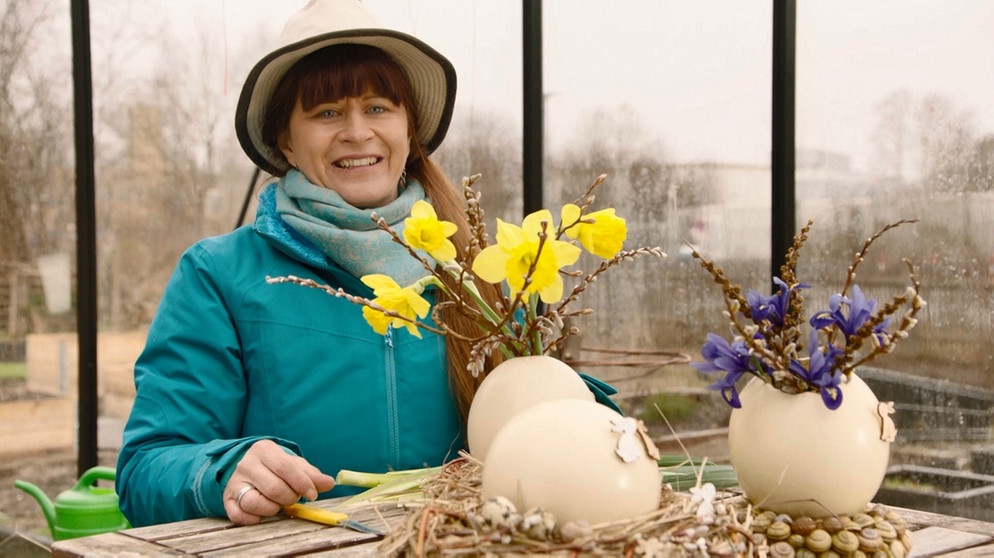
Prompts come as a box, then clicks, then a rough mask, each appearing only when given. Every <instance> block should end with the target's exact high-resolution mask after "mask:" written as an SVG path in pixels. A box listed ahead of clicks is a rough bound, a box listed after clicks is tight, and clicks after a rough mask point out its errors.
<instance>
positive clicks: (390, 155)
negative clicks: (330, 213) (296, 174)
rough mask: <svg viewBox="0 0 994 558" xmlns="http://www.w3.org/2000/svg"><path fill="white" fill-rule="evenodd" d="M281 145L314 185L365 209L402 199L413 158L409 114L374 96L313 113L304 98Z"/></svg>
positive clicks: (322, 106) (320, 107) (369, 94)
mask: <svg viewBox="0 0 994 558" xmlns="http://www.w3.org/2000/svg"><path fill="white" fill-rule="evenodd" d="M279 144H280V149H281V150H282V151H283V155H284V156H285V157H286V159H287V161H288V162H289V163H290V164H291V165H293V166H295V167H297V169H299V170H300V172H302V173H304V175H305V176H307V179H308V180H310V181H311V182H313V183H314V184H317V185H318V186H323V187H325V188H328V189H330V190H334V191H335V192H337V193H338V195H340V196H341V197H342V199H344V200H345V201H346V202H348V203H349V204H351V205H353V206H355V207H358V208H360V209H371V208H376V207H382V206H384V205H386V204H388V203H390V202H392V201H393V200H395V199H396V198H397V185H398V182H399V181H400V175H401V173H402V172H403V170H404V166H405V165H406V164H407V157H408V155H409V154H410V150H411V146H410V131H409V130H408V117H407V111H406V110H405V108H404V107H403V106H401V105H397V104H394V103H393V102H392V101H390V99H388V98H386V97H381V96H379V95H377V94H375V93H372V92H367V93H365V94H363V95H362V96H360V97H344V98H342V99H339V100H338V101H334V102H326V103H319V104H317V105H316V106H314V107H313V108H312V109H310V110H307V111H305V110H304V108H303V106H302V105H301V103H300V101H299V100H298V101H297V104H296V106H295V107H294V109H293V112H292V113H291V114H290V123H289V126H288V129H287V131H286V133H284V134H283V137H282V138H281V140H280V142H279Z"/></svg>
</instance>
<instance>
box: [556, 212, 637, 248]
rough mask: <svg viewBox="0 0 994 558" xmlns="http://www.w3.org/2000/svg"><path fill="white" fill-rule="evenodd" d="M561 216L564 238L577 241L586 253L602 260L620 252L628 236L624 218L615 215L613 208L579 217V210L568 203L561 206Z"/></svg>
mask: <svg viewBox="0 0 994 558" xmlns="http://www.w3.org/2000/svg"><path fill="white" fill-rule="evenodd" d="M561 216H562V220H563V226H564V227H566V236H568V237H569V238H572V239H574V240H579V241H580V244H582V245H583V247H584V248H586V249H587V251H588V252H590V253H591V254H593V255H595V256H598V257H601V258H604V259H610V258H613V257H614V256H615V254H617V253H618V252H620V251H621V247H622V245H624V243H625V237H626V236H628V227H627V225H626V224H625V220H624V218H622V217H618V216H617V215H615V214H614V208H613V207H609V208H607V209H602V210H600V211H595V212H593V213H588V214H586V215H582V216H581V215H580V208H579V207H578V206H576V205H574V204H571V203H568V204H566V205H564V206H563V209H562V212H561ZM574 223H575V224H574Z"/></svg>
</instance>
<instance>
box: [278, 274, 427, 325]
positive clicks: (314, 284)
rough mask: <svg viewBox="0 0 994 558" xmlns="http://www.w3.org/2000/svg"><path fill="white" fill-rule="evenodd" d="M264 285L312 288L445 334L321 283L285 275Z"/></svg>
mask: <svg viewBox="0 0 994 558" xmlns="http://www.w3.org/2000/svg"><path fill="white" fill-rule="evenodd" d="M266 283H269V284H270V285H278V284H281V283H293V284H295V285H300V286H302V287H309V288H312V289H317V290H319V291H324V292H325V293H327V294H329V295H331V296H333V297H335V298H344V299H345V300H347V301H349V302H351V303H352V304H361V305H362V306H368V307H369V308H372V309H373V310H376V311H377V312H382V313H383V314H384V315H386V316H389V317H391V318H399V319H401V320H403V321H405V322H408V323H412V324H414V325H416V326H418V327H420V328H421V329H424V330H427V331H431V332H433V333H437V334H439V335H442V334H444V333H445V330H443V329H440V328H436V327H432V326H430V325H428V324H425V323H422V322H420V321H418V320H412V319H410V318H407V317H405V316H401V315H400V314H398V313H397V312H395V311H393V310H387V309H386V308H383V307H382V306H380V305H379V304H376V303H374V302H373V301H371V300H369V299H368V298H365V297H361V296H355V295H353V294H349V293H347V292H345V290H344V289H342V288H341V287H339V288H337V289H335V288H332V287H330V286H328V285H322V284H321V283H318V282H317V281H315V280H313V279H305V278H303V277H297V276H296V275H285V276H282V277H270V276H268V275H267V276H266Z"/></svg>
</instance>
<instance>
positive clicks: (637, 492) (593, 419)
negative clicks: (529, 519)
mask: <svg viewBox="0 0 994 558" xmlns="http://www.w3.org/2000/svg"><path fill="white" fill-rule="evenodd" d="M620 417H621V415H619V414H618V413H616V412H615V411H613V410H611V409H608V408H607V407H605V406H603V405H601V404H599V403H594V402H592V401H584V400H579V399H561V400H556V401H549V402H545V403H540V404H537V405H535V406H533V407H531V408H529V409H527V410H524V411H522V412H521V413H519V414H518V415H517V416H515V417H514V418H513V419H511V421H510V422H508V423H507V425H506V426H505V427H504V428H503V429H501V431H500V433H498V434H497V436H496V438H494V441H493V444H492V445H491V446H490V452H489V454H488V457H487V461H486V463H484V466H483V483H482V496H483V498H484V499H487V498H492V497H496V496H503V497H505V498H507V499H509V500H510V501H511V502H513V503H514V505H515V506H517V508H518V510H519V511H520V512H524V511H527V510H529V509H532V508H542V509H544V510H545V511H548V512H550V513H552V514H553V515H554V516H555V517H556V521H557V522H558V523H560V524H562V523H564V522H567V521H579V520H586V521H588V522H590V523H591V524H596V523H601V522H606V521H615V520H620V519H628V518H632V517H636V516H639V515H642V514H645V513H649V512H651V511H654V510H656V509H658V508H659V502H660V498H661V491H662V477H661V475H660V472H659V466H658V463H657V462H656V460H655V459H653V458H652V457H650V456H649V454H648V452H646V451H645V449H644V446H641V445H639V446H638V448H639V452H640V454H639V455H638V458H637V459H635V460H634V461H632V462H628V463H626V462H624V461H623V460H622V459H621V458H620V457H619V456H618V455H617V453H616V452H615V449H616V448H617V447H618V444H619V437H620V434H619V433H618V432H614V431H612V428H613V427H614V424H613V421H615V420H617V419H618V418H620ZM628 441H629V442H630V441H632V440H631V439H629V440H628ZM638 443H639V444H641V441H639V442H638Z"/></svg>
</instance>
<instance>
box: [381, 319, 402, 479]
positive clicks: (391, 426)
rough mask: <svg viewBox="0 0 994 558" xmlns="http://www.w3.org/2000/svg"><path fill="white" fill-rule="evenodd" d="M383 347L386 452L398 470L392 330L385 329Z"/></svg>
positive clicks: (398, 422) (393, 466)
mask: <svg viewBox="0 0 994 558" xmlns="http://www.w3.org/2000/svg"><path fill="white" fill-rule="evenodd" d="M383 343H384V345H385V349H386V350H385V355H384V356H385V362H384V370H385V371H386V377H385V378H384V383H385V385H386V399H387V400H386V405H387V443H388V447H387V451H388V452H389V454H388V455H389V456H390V466H391V468H392V469H394V470H397V469H400V418H399V417H398V416H397V403H398V402H397V359H396V355H395V353H394V346H393V329H392V328H387V334H386V335H384V336H383Z"/></svg>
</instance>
